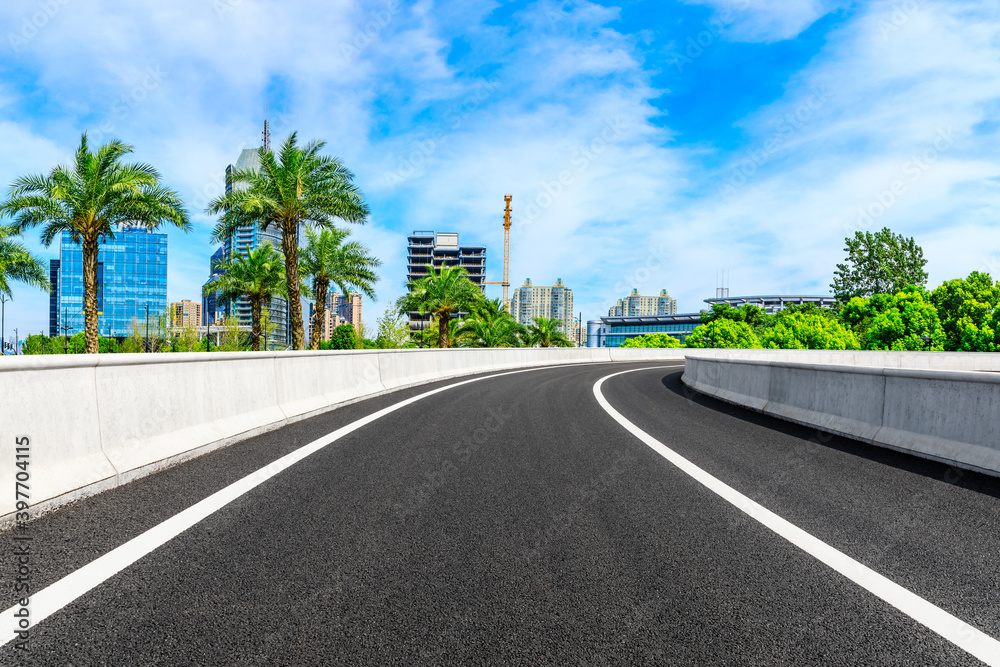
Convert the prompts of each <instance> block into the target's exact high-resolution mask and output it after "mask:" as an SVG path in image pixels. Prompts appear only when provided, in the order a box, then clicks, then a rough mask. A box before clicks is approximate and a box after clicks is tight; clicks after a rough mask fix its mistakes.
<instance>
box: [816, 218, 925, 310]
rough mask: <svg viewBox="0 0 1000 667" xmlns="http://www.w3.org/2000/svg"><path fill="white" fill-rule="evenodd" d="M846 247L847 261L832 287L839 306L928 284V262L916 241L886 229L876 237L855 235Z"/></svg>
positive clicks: (847, 240)
mask: <svg viewBox="0 0 1000 667" xmlns="http://www.w3.org/2000/svg"><path fill="white" fill-rule="evenodd" d="M844 243H845V244H846V247H845V248H844V250H845V251H846V252H847V258H846V259H845V260H844V263H843V264H838V265H837V270H836V271H834V272H833V283H832V284H831V285H830V287H831V289H832V290H833V294H834V296H836V298H837V302H838V304H845V303H847V302H848V301H850V300H851V299H852V298H854V297H871V296H874V295H876V294H896V293H898V292H901V291H902V290H903V289H904V288H905V287H907V286H909V285H918V286H924V285H926V284H927V272H926V271H924V265H925V264H927V260H925V259H924V251H923V249H922V248H921V247H920V246H918V245H917V244H916V242H915V241H914V240H913V238H912V237H911V238H905V237H904V236H902V235H901V234H893V233H892V231H890V230H889V229H888V228H887V227H886V228H883V229H882V230H881V231H878V232H875V233H874V234H872V233H871V232H860V231H859V232H855V234H854V238H850V237H849V238H847V239H844Z"/></svg>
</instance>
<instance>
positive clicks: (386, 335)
mask: <svg viewBox="0 0 1000 667" xmlns="http://www.w3.org/2000/svg"><path fill="white" fill-rule="evenodd" d="M375 340H376V342H377V343H378V347H379V349H382V350H395V349H398V348H401V347H403V346H405V345H406V344H407V343H408V342H409V340H410V327H409V325H408V324H407V323H406V322H405V321H404V320H402V319H400V317H399V311H397V310H396V309H395V308H392V307H391V308H386V310H385V312H384V313H382V317H380V318H378V334H377V336H376V338H375Z"/></svg>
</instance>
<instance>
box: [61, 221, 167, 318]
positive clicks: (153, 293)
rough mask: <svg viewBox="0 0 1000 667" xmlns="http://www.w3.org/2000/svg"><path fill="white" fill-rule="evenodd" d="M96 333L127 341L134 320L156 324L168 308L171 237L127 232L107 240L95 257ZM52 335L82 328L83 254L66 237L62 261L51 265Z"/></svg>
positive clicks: (65, 234) (65, 235) (134, 229)
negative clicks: (155, 319) (158, 317)
mask: <svg viewBox="0 0 1000 667" xmlns="http://www.w3.org/2000/svg"><path fill="white" fill-rule="evenodd" d="M97 261H98V265H97V310H98V312H99V313H100V314H99V315H98V331H99V333H100V335H102V336H116V337H122V336H128V335H129V333H131V328H132V321H133V320H138V321H140V322H145V320H146V312H147V310H146V309H147V306H148V307H149V317H150V320H151V321H152V320H153V319H154V318H155V317H157V316H159V315H160V313H162V312H164V311H165V310H166V309H167V235H166V234H156V233H152V232H149V231H146V230H145V229H144V228H141V227H132V228H127V229H125V230H123V231H121V232H118V233H116V234H115V238H114V240H111V239H105V240H104V241H103V242H102V243H101V244H100V246H99V250H98V256H97ZM49 275H50V278H51V281H52V293H51V294H50V296H49V335H52V336H56V335H58V336H62V335H69V336H72V335H74V334H76V333H78V332H80V331H83V328H84V317H83V250H82V249H81V247H80V244H79V243H74V242H73V237H72V235H71V234H70V233H69V232H63V235H62V238H61V239H60V243H59V259H58V260H51V261H50V262H49Z"/></svg>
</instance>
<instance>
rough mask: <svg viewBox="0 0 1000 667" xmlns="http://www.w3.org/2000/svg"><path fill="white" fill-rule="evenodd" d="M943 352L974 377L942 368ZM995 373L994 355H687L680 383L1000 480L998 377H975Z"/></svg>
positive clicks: (998, 360)
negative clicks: (951, 356)
mask: <svg viewBox="0 0 1000 667" xmlns="http://www.w3.org/2000/svg"><path fill="white" fill-rule="evenodd" d="M949 354H953V355H956V356H955V357H954V361H955V363H954V365H956V366H961V367H963V368H966V369H970V368H971V369H973V370H957V371H956V370H942V369H941V367H942V366H944V365H945V363H946V361H947V360H948V358H949V357H948V356H947V355H949ZM849 360H853V361H854V362H855V364H854V365H847V364H845V362H847V361H849ZM807 362H808V363H807ZM832 362H840V363H832ZM876 362H878V363H881V364H884V365H882V366H879V365H877V364H876ZM996 366H1000V354H977V353H967V354H962V353H920V352H877V353H860V352H849V353H830V352H828V351H809V350H711V351H708V350H704V351H699V352H689V353H688V355H687V362H686V365H685V370H684V376H683V381H684V383H685V384H686V385H687V386H689V387H690V388H692V389H694V390H696V391H699V392H701V393H704V394H708V395H711V396H714V397H716V398H719V399H720V400H723V401H726V402H729V403H733V404H736V405H741V406H743V407H747V408H750V409H752V410H755V411H758V412H762V413H764V414H768V415H771V416H774V417H779V418H781V419H785V420H788V421H792V422H796V423H799V424H804V425H807V426H814V427H816V428H818V429H820V430H823V431H828V432H831V433H838V434H840V435H844V436H847V437H850V438H854V439H856V440H860V441H863V442H868V443H871V444H874V445H880V446H884V447H890V448H892V449H898V450H901V451H906V452H910V453H913V454H916V455H918V456H923V457H926V458H932V459H935V460H939V461H944V462H946V463H950V464H952V465H955V466H958V467H962V468H967V469H971V470H977V471H980V472H985V473H987V474H991V475H1000V420H998V419H997V415H1000V373H996V372H983V369H992V368H993V367H996Z"/></svg>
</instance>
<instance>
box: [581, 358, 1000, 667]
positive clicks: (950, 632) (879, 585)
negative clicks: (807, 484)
mask: <svg viewBox="0 0 1000 667" xmlns="http://www.w3.org/2000/svg"><path fill="white" fill-rule="evenodd" d="M657 368H666V367H665V366H658V367H657ZM643 370H652V369H651V368H635V369H630V370H627V371H621V372H619V373H612V374H611V375H607V376H605V377H603V378H601V379H600V380H598V381H597V382H596V383H595V384H594V396H595V397H596V398H597V402H598V403H600V405H601V407H602V408H604V410H605V412H607V413H608V414H609V415H611V417H612V418H613V419H614V420H615V421H616V422H618V423H619V424H620V425H621V426H622V427H623V428H624V429H625V430H627V431H628V432H629V433H631V434H632V435H634V436H635V437H637V438H638V439H639V440H641V441H642V442H644V443H645V444H646V445H648V446H649V447H650V449H652V450H653V451H655V452H656V453H657V454H659V455H660V456H662V457H663V458H665V459H667V460H668V461H670V462H671V463H672V464H674V465H675V466H677V467H678V468H680V469H681V470H682V471H684V472H685V473H687V474H688V475H690V476H691V477H693V478H694V479H695V480H696V481H698V482H699V483H701V484H702V485H703V486H705V487H706V488H708V489H709V490H710V491H712V492H713V493H715V494H717V495H718V496H720V497H722V498H723V499H724V500H726V501H727V502H729V503H731V504H732V505H733V506H735V507H736V508H737V509H739V510H740V511H742V512H744V513H745V514H747V515H748V516H750V517H751V518H752V519H754V520H755V521H758V522H760V523H761V524H763V525H764V526H767V527H768V528H769V529H771V530H772V531H774V532H775V533H777V534H778V535H779V536H781V537H783V538H785V539H786V540H788V541H789V542H791V543H792V544H794V545H795V546H796V547H798V548H799V549H802V550H803V551H805V552H806V553H808V554H809V555H810V556H813V557H814V558H816V559H817V560H819V561H820V562H822V563H824V564H826V565H828V566H829V567H831V568H833V569H834V570H836V571H837V572H839V573H840V574H842V575H844V576H845V577H847V578H848V579H850V580H851V581H853V582H854V583H856V584H858V585H859V586H861V587H862V588H864V589H865V590H867V591H869V592H871V593H873V594H875V595H876V596H878V597H880V598H882V599H883V600H885V601H886V602H888V603H889V604H890V605H892V606H893V607H895V608H896V609H898V610H899V611H901V612H903V613H904V614H906V615H907V616H909V617H910V618H912V619H914V620H915V621H917V622H918V623H920V624H922V625H924V626H925V627H926V628H928V629H930V630H932V631H933V632H936V633H937V634H939V635H941V636H942V637H944V638H945V639H947V640H948V641H950V642H951V643H953V644H955V645H956V646H958V647H959V648H961V649H962V650H964V651H966V652H967V653H969V654H971V655H973V656H975V657H976V658H979V659H980V660H982V661H983V662H985V663H986V664H988V665H994V666H998V667H1000V642H998V641H997V640H996V639H994V638H993V637H991V636H989V635H987V634H986V633H984V632H982V631H981V630H978V629H976V628H974V627H972V626H971V625H969V624H968V623H966V622H965V621H963V620H962V619H960V618H957V617H955V616H952V615H951V614H949V613H948V612H946V611H945V610H943V609H941V608H940V607H937V606H935V605H933V604H931V603H930V602H928V601H927V600H925V599H923V598H922V597H920V596H919V595H917V594H915V593H912V592H910V591H908V590H907V589H905V588H903V587H902V586H900V585H899V584H897V583H895V582H893V581H890V580H889V579H887V578H886V577H884V576H882V575H881V574H879V573H878V572H875V571H874V570H872V569H871V568H869V567H867V566H865V565H863V564H861V563H859V562H858V561H856V560H854V559H853V558H851V557H850V556H848V555H847V554H844V553H843V552H841V551H838V550H837V549H835V548H833V547H831V546H830V545H829V544H827V543H826V542H823V541H822V540H820V539H818V538H815V537H813V536H812V535H810V534H809V533H807V532H805V531H804V530H802V529H801V528H798V527H797V526H795V525H793V524H791V523H789V522H788V521H786V520H785V519H782V518H781V517H780V516H778V515H777V514H775V513H774V512H772V511H770V510H769V509H767V508H765V507H764V506H762V505H759V504H758V503H756V502H754V501H753V500H750V498H748V497H746V496H745V495H743V494H742V493H740V492H739V491H737V490H736V489H734V488H732V487H731V486H729V485H728V484H726V483H725V482H722V481H721V480H720V479H718V478H717V477H714V476H712V475H710V474H709V473H707V472H705V471H704V470H702V469H701V468H699V467H698V466H696V465H695V464H693V463H691V462H690V461H688V460H687V459H686V458H684V457H683V456H681V455H680V454H678V453H677V452H675V451H674V450H672V449H670V448H669V447H667V446H666V445H664V444H663V443H662V442H660V441H659V440H657V439H656V438H654V437H653V436H651V435H649V434H648V433H646V432H645V431H643V430H642V429H640V428H639V427H638V426H636V425H635V424H633V423H632V422H630V421H629V420H628V419H626V418H625V417H623V416H622V414H621V413H620V412H618V411H617V410H615V409H614V408H613V407H611V404H610V403H608V400H607V399H606V398H604V394H602V393H601V385H603V384H604V382H605V381H606V380H608V379H610V378H613V377H615V376H617V375H623V374H625V373H635V372H637V371H643Z"/></svg>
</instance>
